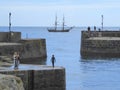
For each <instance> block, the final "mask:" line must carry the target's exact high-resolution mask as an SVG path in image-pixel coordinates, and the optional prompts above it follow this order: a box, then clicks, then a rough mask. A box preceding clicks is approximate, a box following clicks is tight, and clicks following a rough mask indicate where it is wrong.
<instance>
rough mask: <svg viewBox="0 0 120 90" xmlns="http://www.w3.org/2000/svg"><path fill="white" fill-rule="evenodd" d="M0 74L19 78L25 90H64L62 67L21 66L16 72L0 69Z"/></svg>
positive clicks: (4, 68) (10, 68) (63, 70)
mask: <svg viewBox="0 0 120 90" xmlns="http://www.w3.org/2000/svg"><path fill="white" fill-rule="evenodd" d="M0 73H1V74H7V75H14V76H17V77H20V78H21V79H22V81H23V85H24V88H25V90H66V80H65V68H63V67H54V68H53V67H52V66H45V65H28V64H27V65H26V64H21V65H20V67H19V69H17V70H14V68H13V66H11V67H0Z"/></svg>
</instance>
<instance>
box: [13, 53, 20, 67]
mask: <svg viewBox="0 0 120 90" xmlns="http://www.w3.org/2000/svg"><path fill="white" fill-rule="evenodd" d="M13 59H14V69H18V67H19V64H20V55H19V53H18V52H14V55H13Z"/></svg>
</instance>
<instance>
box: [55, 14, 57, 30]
mask: <svg viewBox="0 0 120 90" xmlns="http://www.w3.org/2000/svg"><path fill="white" fill-rule="evenodd" d="M55 30H57V15H56V17H55Z"/></svg>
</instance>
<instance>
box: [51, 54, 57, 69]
mask: <svg viewBox="0 0 120 90" xmlns="http://www.w3.org/2000/svg"><path fill="white" fill-rule="evenodd" d="M51 62H52V66H53V68H54V63H55V62H56V59H55V56H54V55H52V57H51Z"/></svg>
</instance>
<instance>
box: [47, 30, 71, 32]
mask: <svg viewBox="0 0 120 90" xmlns="http://www.w3.org/2000/svg"><path fill="white" fill-rule="evenodd" d="M48 31H49V32H69V31H70V30H48Z"/></svg>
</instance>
